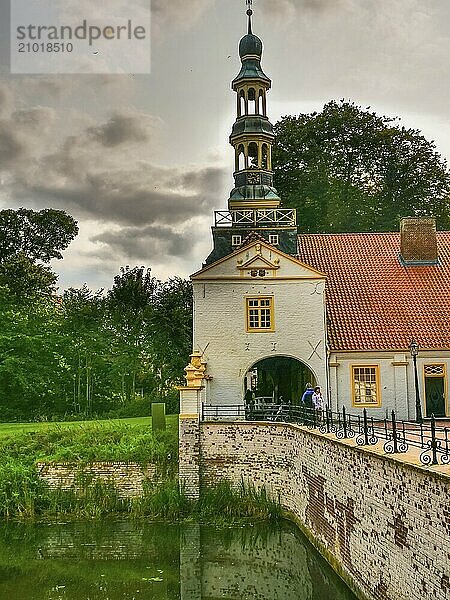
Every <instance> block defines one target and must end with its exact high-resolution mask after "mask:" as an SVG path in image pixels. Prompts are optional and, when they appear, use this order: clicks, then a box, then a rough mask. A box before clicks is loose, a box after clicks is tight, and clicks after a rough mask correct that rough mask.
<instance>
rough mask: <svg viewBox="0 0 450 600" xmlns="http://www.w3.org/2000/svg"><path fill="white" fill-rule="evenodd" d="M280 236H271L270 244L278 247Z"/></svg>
mask: <svg viewBox="0 0 450 600" xmlns="http://www.w3.org/2000/svg"><path fill="white" fill-rule="evenodd" d="M278 242H279V240H278V235H277V234H271V235H269V244H272V246H278Z"/></svg>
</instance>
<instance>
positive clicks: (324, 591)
mask: <svg viewBox="0 0 450 600" xmlns="http://www.w3.org/2000/svg"><path fill="white" fill-rule="evenodd" d="M0 598H5V599H8V600H119V599H121V600H132V599H134V600H138V599H139V598H145V599H147V598H148V599H157V600H177V599H180V600H218V599H219V598H221V599H226V600H253V599H258V600H291V599H292V600H329V599H333V600H353V599H354V596H353V595H352V594H351V593H350V592H349V591H348V590H347V589H346V588H345V586H344V585H343V584H342V583H341V582H340V580H339V579H338V578H337V576H336V575H335V574H334V573H333V571H332V570H331V569H330V568H329V567H328V565H327V564H326V563H324V561H323V560H322V559H321V558H320V556H319V555H318V554H317V553H316V552H315V551H314V550H313V549H312V548H311V547H310V545H309V544H308V542H307V541H306V540H305V539H304V538H303V537H302V536H301V534H300V533H299V532H298V530H297V529H296V528H295V527H294V526H293V525H291V524H290V523H283V524H282V525H280V526H277V527H269V526H268V525H267V524H256V525H253V526H251V525H246V526H244V527H231V528H222V529H217V528H212V527H204V526H200V525H197V524H190V525H159V524H150V523H140V522H132V521H128V522H104V523H101V524H100V523H68V524H51V525H22V524H14V523H13V524H11V523H10V524H4V525H1V526H0Z"/></svg>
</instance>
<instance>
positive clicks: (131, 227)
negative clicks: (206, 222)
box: [0, 107, 225, 258]
mask: <svg viewBox="0 0 450 600" xmlns="http://www.w3.org/2000/svg"><path fill="white" fill-rule="evenodd" d="M59 126H60V121H58V118H57V114H56V113H55V111H54V110H53V109H50V108H48V107H35V108H29V109H21V110H18V111H15V112H12V113H10V114H9V116H8V117H7V118H5V119H3V120H1V121H0V168H2V175H6V177H5V181H6V182H7V183H6V184H5V186H6V187H5V188H4V189H5V190H6V191H7V192H8V193H9V195H10V197H12V198H14V202H15V204H16V205H27V206H30V205H31V206H34V207H36V208H41V207H49V206H51V207H54V208H61V209H63V210H66V211H67V212H69V213H70V214H72V215H73V216H75V218H77V219H81V220H88V221H90V222H97V223H99V226H101V228H102V229H103V230H104V228H105V224H108V223H109V224H111V230H112V231H111V232H109V233H103V234H102V235H101V236H100V237H98V238H96V239H95V240H94V241H95V242H96V243H97V244H99V243H100V242H101V244H102V246H103V248H101V250H102V251H103V252H104V251H105V246H107V247H108V248H109V252H110V254H111V255H114V256H122V255H124V254H125V255H126V256H130V257H136V258H138V257H139V256H143V257H147V256H150V255H153V254H154V253H155V252H156V251H158V252H159V256H180V257H182V256H186V255H188V254H189V252H191V251H192V248H193V247H194V244H193V241H192V239H191V237H190V236H189V235H188V234H187V233H183V230H184V229H186V230H188V229H189V227H186V224H187V223H189V222H190V221H192V220H195V219H198V218H202V217H205V216H207V217H209V216H210V214H211V210H212V208H213V207H214V206H217V204H218V202H217V190H218V189H220V187H221V185H222V180H223V177H224V175H225V173H224V171H223V170H222V169H221V168H219V167H215V166H210V167H204V168H200V167H191V168H175V167H172V168H168V167H164V166H159V165H157V164H154V162H153V160H152V158H153V156H154V155H155V147H157V145H158V142H157V138H158V130H159V128H160V127H161V126H162V123H161V121H160V119H157V118H155V117H153V116H152V115H149V114H147V113H144V112H139V111H136V110H122V111H116V112H115V113H113V114H112V115H111V116H110V117H109V118H107V119H106V120H105V121H104V122H103V123H99V124H97V125H95V126H92V125H89V126H85V127H84V128H81V129H80V130H79V131H78V132H77V133H74V134H73V135H68V136H67V137H65V138H62V140H61V143H60V145H58V146H56V147H54V146H55V145H54V143H53V144H51V143H49V140H53V141H54V139H55V135H56V132H57V131H58V129H59ZM52 146H53V148H52ZM49 148H52V152H49Z"/></svg>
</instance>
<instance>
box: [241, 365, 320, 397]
mask: <svg viewBox="0 0 450 600" xmlns="http://www.w3.org/2000/svg"><path fill="white" fill-rule="evenodd" d="M308 383H310V384H311V385H312V386H315V385H317V381H316V378H315V376H314V374H313V372H312V371H311V369H309V368H308V366H307V365H305V364H304V363H302V362H301V361H299V360H297V359H295V358H291V357H289V356H272V357H270V358H264V359H262V360H260V361H258V362H257V363H256V364H254V365H253V367H252V368H251V369H249V371H248V372H247V373H246V375H245V378H244V392H245V398H246V400H249V399H250V398H252V399H253V400H254V401H256V402H257V403H271V404H293V405H296V404H299V402H300V401H301V398H302V395H303V392H304V391H305V388H306V386H307V384H308Z"/></svg>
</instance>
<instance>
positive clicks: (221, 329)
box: [194, 280, 327, 404]
mask: <svg viewBox="0 0 450 600" xmlns="http://www.w3.org/2000/svg"><path fill="white" fill-rule="evenodd" d="M323 288H324V284H323V282H322V281H321V280H304V281H303V280H295V281H277V280H264V281H254V282H250V281H247V280H244V281H204V282H194V348H195V349H201V350H203V349H204V348H206V352H205V359H206V360H207V363H208V365H207V374H208V375H210V376H212V377H213V379H212V381H211V382H210V383H209V385H208V389H207V402H211V403H213V404H236V403H238V402H240V401H241V400H242V398H243V395H244V391H245V390H244V376H245V374H246V373H247V371H248V370H249V369H250V368H251V367H252V366H253V365H254V364H255V363H256V362H257V361H259V360H261V359H263V358H266V357H271V356H276V355H278V356H280V355H283V356H290V357H292V358H296V359H298V360H300V361H302V362H304V363H305V364H306V365H307V366H308V367H309V368H310V369H311V370H312V371H313V373H314V374H315V376H316V379H317V381H318V383H319V385H321V386H322V389H323V391H324V393H325V395H326V394H327V375H326V352H325V343H326V342H325V326H324V296H323ZM317 289H319V290H320V293H319V294H317V293H315V292H316V290H317ZM266 295H267V296H273V298H274V311H275V331H274V332H264V333H246V321H245V319H246V310H245V298H246V297H247V296H266ZM317 345H318V347H317V352H318V355H319V356H317V354H314V353H313V349H314V348H315V347H316V346H317ZM312 354H313V356H312V357H311V355H312ZM302 392H303V390H299V396H300V397H301V394H302Z"/></svg>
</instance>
